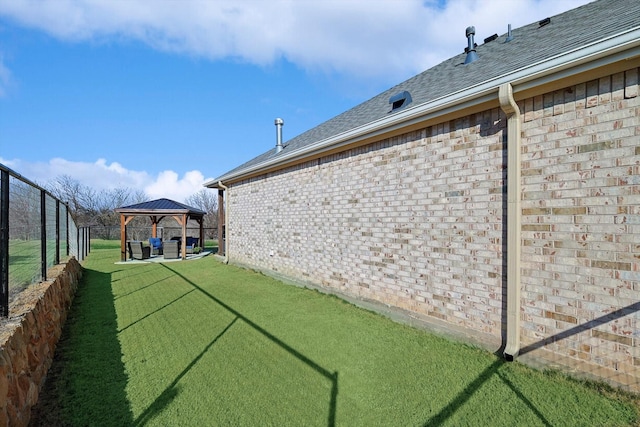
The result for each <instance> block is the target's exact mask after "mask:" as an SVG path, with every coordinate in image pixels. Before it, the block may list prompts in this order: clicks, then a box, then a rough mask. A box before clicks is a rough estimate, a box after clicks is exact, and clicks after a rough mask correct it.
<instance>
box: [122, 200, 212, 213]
mask: <svg viewBox="0 0 640 427" xmlns="http://www.w3.org/2000/svg"><path fill="white" fill-rule="evenodd" d="M115 211H116V212H118V213H136V214H144V215H146V214H154V215H162V214H164V215H170V214H176V213H186V214H190V215H196V216H202V215H205V214H206V212H205V211H203V210H200V209H198V208H194V207H191V206H187V205H185V204H184V203H180V202H176V201H174V200H170V199H157V200H151V201H148V202H142V203H136V204H135V205H129V206H122V207H120V208H117V209H116V210H115Z"/></svg>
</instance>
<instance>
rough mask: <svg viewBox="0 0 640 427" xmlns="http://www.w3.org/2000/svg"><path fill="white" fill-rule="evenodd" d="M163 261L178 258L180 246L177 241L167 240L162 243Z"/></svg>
mask: <svg viewBox="0 0 640 427" xmlns="http://www.w3.org/2000/svg"><path fill="white" fill-rule="evenodd" d="M162 250H163V252H164V259H175V258H180V245H178V241H177V240H169V241H167V242H164V244H163V248H162Z"/></svg>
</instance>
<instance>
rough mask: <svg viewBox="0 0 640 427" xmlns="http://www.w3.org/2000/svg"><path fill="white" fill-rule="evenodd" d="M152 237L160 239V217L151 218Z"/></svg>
mask: <svg viewBox="0 0 640 427" xmlns="http://www.w3.org/2000/svg"><path fill="white" fill-rule="evenodd" d="M151 237H158V217H156V216H153V215H152V216H151Z"/></svg>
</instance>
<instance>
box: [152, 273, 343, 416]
mask: <svg viewBox="0 0 640 427" xmlns="http://www.w3.org/2000/svg"><path fill="white" fill-rule="evenodd" d="M161 265H162V266H163V267H164V268H166V269H167V270H169V271H171V272H173V273H174V274H175V275H176V276H178V277H180V278H181V279H182V280H184V281H185V282H186V283H188V284H189V285H191V286H193V287H194V288H195V289H197V290H199V291H200V292H201V293H202V294H203V295H205V296H206V297H207V298H209V299H211V300H212V301H214V302H215V303H217V304H218V305H220V306H221V307H223V308H224V309H225V310H227V311H229V312H230V313H232V314H233V315H234V316H235V318H234V320H233V321H232V322H231V323H230V324H229V325H228V326H227V327H226V328H225V330H224V331H223V332H222V333H221V334H220V335H218V336H217V337H216V338H214V340H213V341H212V342H211V343H210V344H209V345H208V346H207V347H206V348H205V349H204V351H203V352H202V353H200V355H199V356H198V357H196V359H195V360H194V361H193V362H191V363H190V364H189V365H188V366H187V368H185V370H184V371H183V372H182V373H181V374H180V375H179V376H178V377H177V378H176V379H175V380H174V381H173V382H172V383H171V384H172V385H170V386H169V387H168V388H167V389H166V390H165V393H167V394H170V393H173V391H171V390H175V387H174V386H175V384H176V383H177V382H178V380H179V379H180V378H182V377H183V376H184V375H185V374H186V372H188V370H189V369H191V368H192V367H193V366H194V365H195V363H196V362H197V360H199V359H200V358H201V357H202V356H203V355H204V354H205V353H206V352H207V351H208V350H209V348H210V347H211V346H213V344H215V342H216V341H217V340H218V339H219V338H220V337H221V336H222V335H224V333H225V332H226V331H228V329H229V328H230V327H231V326H232V325H233V324H234V323H235V322H236V321H237V320H242V321H243V322H244V323H245V324H247V325H249V326H250V327H251V328H252V329H253V330H255V331H256V332H258V333H260V334H261V335H263V336H264V337H266V338H267V339H269V340H270V341H271V342H273V343H274V344H276V345H277V346H278V347H280V348H281V349H283V350H284V351H286V352H287V353H289V354H290V355H292V356H293V357H295V358H296V359H298V360H299V361H301V362H302V363H304V364H305V365H307V366H308V367H310V368H311V369H313V370H314V371H316V372H317V373H319V374H320V375H322V376H323V377H324V378H326V379H328V380H329V381H330V382H331V395H330V398H329V413H328V415H327V425H328V426H329V427H332V426H335V423H336V408H337V401H338V373H337V372H330V371H329V370H327V369H325V368H323V367H322V366H320V365H319V364H317V363H316V362H314V361H313V360H311V359H310V358H308V357H307V356H305V355H304V354H302V353H300V352H299V351H298V350H296V349H294V348H293V347H291V346H290V345H288V344H287V343H285V342H284V341H282V340H280V339H279V338H278V337H276V336H275V335H273V334H271V333H270V332H268V331H267V330H266V329H264V328H262V327H261V326H259V325H258V324H256V323H255V322H253V321H252V320H250V319H249V318H247V317H246V316H244V315H243V314H242V313H240V312H239V311H237V310H235V309H234V308H233V307H231V306H229V305H227V304H226V303H225V302H223V301H222V300H220V299H219V298H217V297H215V296H214V295H212V294H210V293H209V292H207V291H206V290H205V289H203V288H202V287H201V286H199V285H198V284H196V283H194V282H193V281H191V280H189V279H188V278H187V277H185V276H184V275H182V274H180V273H179V272H177V271H176V270H174V269H172V268H171V267H169V266H168V265H166V264H161ZM165 393H163V395H164V394H165ZM158 399H161V401H160V402H158V400H156V402H158V403H155V402H154V404H152V405H151V406H150V407H149V408H148V409H147V410H145V412H144V414H145V418H147V417H152V416H153V415H154V414H155V413H157V412H156V411H157V410H159V409H161V408H162V407H163V406H164V405H166V402H167V399H166V397H163V396H160V397H159V398H158ZM163 402H165V403H164V404H163ZM154 406H155V407H156V408H155V410H152V411H151V412H149V413H148V411H149V410H151V408H154Z"/></svg>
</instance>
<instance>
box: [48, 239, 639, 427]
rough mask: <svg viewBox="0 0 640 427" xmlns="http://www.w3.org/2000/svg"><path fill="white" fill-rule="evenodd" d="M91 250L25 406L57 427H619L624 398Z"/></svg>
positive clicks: (307, 296) (343, 310) (361, 317)
mask: <svg viewBox="0 0 640 427" xmlns="http://www.w3.org/2000/svg"><path fill="white" fill-rule="evenodd" d="M118 258H119V250H118V243H117V242H116V243H115V244H113V243H111V242H94V245H93V247H92V252H91V254H90V255H89V257H88V258H87V260H86V262H85V264H84V267H85V273H84V277H83V281H82V284H81V286H80V287H79V289H78V293H77V296H76V299H75V301H74V305H73V308H72V311H71V314H70V317H69V320H68V323H67V327H66V328H65V332H64V335H63V339H62V341H61V342H60V345H59V347H58V351H57V353H56V360H55V362H54V365H53V368H52V371H51V374H50V375H49V379H48V382H47V385H46V388H45V392H44V393H43V395H44V397H43V401H42V404H41V406H40V407H39V408H38V411H37V417H38V420H39V423H38V424H39V425H70V426H88V425H92V426H94V425H95V426H98V425H105V426H107V425H108V426H142V425H153V426H178V425H180V426H204V425H222V426H263V425H273V426H288V425H291V426H316V425H317V426H327V425H329V426H331V425H341V426H378V425H379V426H422V425H429V426H431V425H434V426H435V425H450V426H465V425H468V426H479V425H483V426H484V425H488V426H514V425H522V426H524V425H526V426H537V425H540V426H558V425H562V426H585V425H588V426H592V425H595V426H622V425H633V424H637V423H638V419H639V418H638V411H637V409H636V406H635V405H634V403H635V402H634V401H633V400H632V399H631V398H630V397H629V396H627V395H624V394H622V393H615V392H613V391H611V390H610V389H608V388H607V387H599V386H596V385H593V384H583V383H579V382H576V381H573V380H568V379H566V378H564V377H563V376H561V375H558V374H549V373H541V372H538V371H534V370H531V369H528V368H526V367H524V366H522V365H520V364H518V363H506V362H503V361H502V360H501V359H500V358H497V357H496V356H494V355H492V354H489V353H487V352H485V351H482V350H479V349H476V348H473V347H469V346H465V345H460V344H457V343H452V342H449V341H447V340H445V339H442V338H440V337H437V336H433V335H430V334H428V333H426V332H424V331H421V330H416V329H413V328H411V327H408V326H405V325H401V324H398V323H394V322H392V321H390V320H388V319H387V318H384V317H382V316H380V315H377V314H374V313H371V312H368V311H365V310H362V309H359V308H357V307H355V306H353V305H350V304H348V303H345V302H343V301H342V300H340V299H338V298H336V297H332V296H328V295H324V294H321V293H319V292H316V291H312V290H308V289H302V288H297V287H294V286H289V285H285V284H282V283H281V282H278V281H276V280H274V279H271V278H269V277H266V276H264V275H262V274H260V273H256V272H252V271H248V270H244V269H240V268H236V267H233V266H226V265H223V264H221V263H220V262H219V261H217V260H216V259H214V257H212V256H209V257H205V258H203V259H201V260H196V261H183V262H174V263H167V264H132V265H116V264H114V262H115V261H117V260H118Z"/></svg>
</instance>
